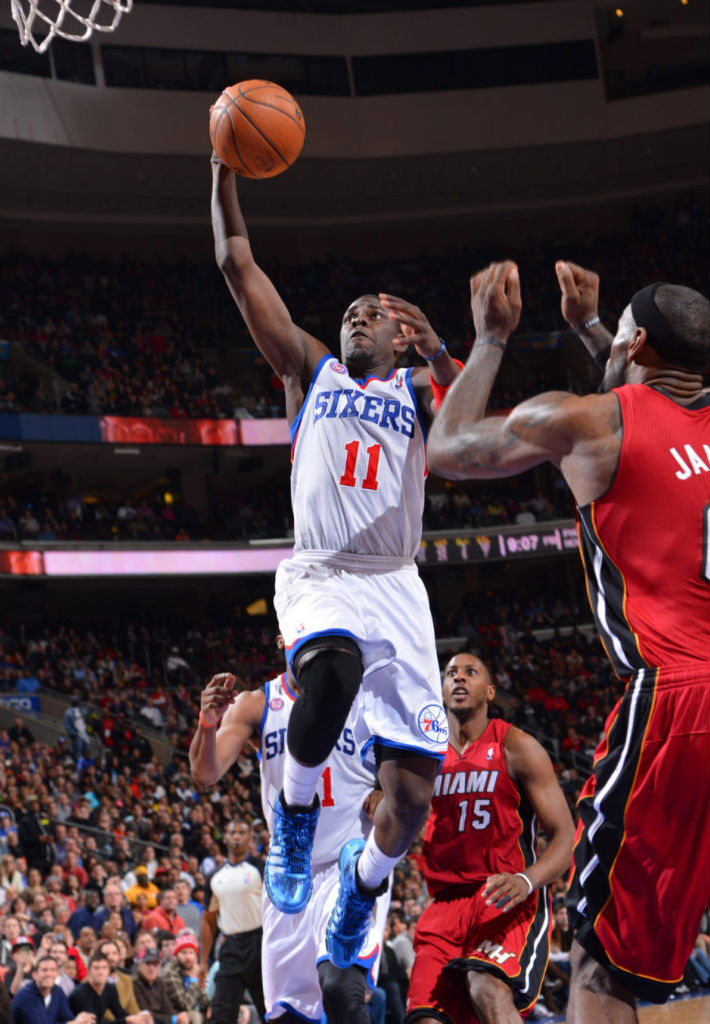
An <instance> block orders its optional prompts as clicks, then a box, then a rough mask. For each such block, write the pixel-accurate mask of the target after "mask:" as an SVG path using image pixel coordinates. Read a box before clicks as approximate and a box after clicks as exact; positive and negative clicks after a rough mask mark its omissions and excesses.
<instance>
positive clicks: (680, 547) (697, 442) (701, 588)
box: [579, 384, 710, 678]
mask: <svg viewBox="0 0 710 1024" xmlns="http://www.w3.org/2000/svg"><path fill="white" fill-rule="evenodd" d="M615 394H616V395H617V397H618V399H619V403H620V406H621V419H622V426H623V434H622V440H621V451H620V453H619V465H618V467H617V471H616V476H615V478H614V480H613V482H612V484H611V486H610V488H609V490H608V491H607V492H606V494H605V495H604V496H603V497H602V498H599V499H598V500H597V501H593V502H591V503H590V504H589V505H585V506H584V507H583V508H580V509H579V520H580V523H579V534H580V548H581V552H582V561H583V563H584V568H585V572H586V575H587V586H588V592H589V599H590V602H591V605H592V610H593V612H594V616H595V619H596V622H597V627H598V629H599V633H600V635H601V638H602V641H603V643H604V646H605V648H606V651H607V654H608V655H609V657H610V659H611V661H612V664H613V665H614V669H615V671H616V672H617V674H618V675H619V676H621V677H622V678H623V677H626V676H629V675H631V674H632V673H633V672H635V671H637V670H638V669H642V668H646V667H659V666H660V667H670V666H673V665H679V664H681V663H683V662H689V661H690V662H698V661H708V659H709V658H710V627H709V623H710V553H709V551H708V547H709V545H710V396H708V395H704V396H702V397H701V398H700V399H698V401H697V402H696V403H694V404H693V405H692V406H685V407H684V406H680V405H678V404H677V403H676V402H674V401H672V399H670V398H668V397H667V396H666V395H664V394H663V393H662V392H660V391H656V390H654V389H653V388H651V387H649V386H648V385H646V384H633V385H626V386H624V387H621V388H617V389H615Z"/></svg>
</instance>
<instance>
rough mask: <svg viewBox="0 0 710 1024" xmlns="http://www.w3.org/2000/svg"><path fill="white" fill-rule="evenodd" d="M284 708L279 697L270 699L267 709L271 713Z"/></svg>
mask: <svg viewBox="0 0 710 1024" xmlns="http://www.w3.org/2000/svg"><path fill="white" fill-rule="evenodd" d="M283 706H284V702H283V701H282V700H281V698H280V697H272V698H271V700H270V701H269V708H270V710H271V711H280V710H281V708H282V707H283Z"/></svg>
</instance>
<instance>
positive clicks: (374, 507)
mask: <svg viewBox="0 0 710 1024" xmlns="http://www.w3.org/2000/svg"><path fill="white" fill-rule="evenodd" d="M291 440H292V449H291V458H292V461H293V468H292V473H291V499H292V503H293V518H294V530H295V546H294V547H295V551H308V552H314V551H328V552H348V553H351V554H355V555H370V556H373V555H374V556H378V557H385V558H393V559H398V558H399V559H406V560H407V561H408V562H411V561H412V560H413V559H414V558H415V556H416V554H417V552H418V550H419V545H420V542H421V535H422V513H423V510H424V481H425V477H426V455H425V447H424V446H425V441H426V433H425V429H424V421H423V419H422V416H421V412H420V409H419V404H418V400H417V396H416V393H415V391H414V387H413V384H412V370H411V369H399V370H393V372H392V374H391V375H390V376H389V377H387V378H386V379H385V380H380V379H379V378H378V377H369V378H364V379H356V378H354V377H352V376H351V375H350V374H349V373H348V371H347V369H346V368H345V366H343V364H342V363H340V362H338V360H337V359H335V358H334V357H332V356H324V357H323V359H322V360H321V361H320V363H319V364H318V366H317V367H316V370H315V372H314V374H313V378H312V381H311V385H310V388H309V390H308V393H307V395H306V399H305V401H304V403H303V405H302V406H301V409H300V412H299V413H298V416H297V417H296V419H295V420H294V421H293V423H292V424H291Z"/></svg>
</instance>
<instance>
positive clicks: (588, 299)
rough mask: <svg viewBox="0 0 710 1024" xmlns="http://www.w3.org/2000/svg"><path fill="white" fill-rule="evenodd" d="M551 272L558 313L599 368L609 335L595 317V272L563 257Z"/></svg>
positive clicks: (597, 295)
mask: <svg viewBox="0 0 710 1024" xmlns="http://www.w3.org/2000/svg"><path fill="white" fill-rule="evenodd" d="M555 273H556V274H557V281H558V283H559V286H560V292H561V293H562V295H561V301H560V305H561V308H562V316H563V317H564V318H565V320H566V321H567V323H568V324H569V325H570V327H571V328H572V330H573V331H574V332H575V334H578V335H579V337H580V338H581V339H582V341H583V343H584V347H585V348H586V350H587V352H589V354H590V356H591V357H592V358H593V359H594V361H595V362H596V363H597V365H598V366H599V368H600V369H602V370H603V369H604V364H605V363H606V357H607V356H608V354H609V348H610V347H611V343H612V340H613V339H612V336H611V334H610V333H609V331H608V330H607V329H606V327H605V326H604V324H603V323H602V322H601V321H600V319H599V274H595V273H594V271H593V270H585V268H584V267H580V266H578V265H577V264H576V263H570V262H569V261H565V260H558V261H557V263H555Z"/></svg>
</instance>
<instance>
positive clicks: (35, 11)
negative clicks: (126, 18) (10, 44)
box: [11, 0, 133, 53]
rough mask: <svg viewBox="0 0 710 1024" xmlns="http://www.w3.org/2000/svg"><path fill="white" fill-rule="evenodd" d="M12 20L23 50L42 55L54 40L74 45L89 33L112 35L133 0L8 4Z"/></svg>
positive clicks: (36, 0) (20, 1)
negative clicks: (59, 37)
mask: <svg viewBox="0 0 710 1024" xmlns="http://www.w3.org/2000/svg"><path fill="white" fill-rule="evenodd" d="M11 3H12V17H13V18H14V20H15V22H16V23H17V27H18V29H19V30H20V40H21V42H22V45H23V46H27V44H28V43H30V44H31V45H32V46H33V47H34V48H35V50H36V51H37V53H44V51H45V50H46V49H47V47H48V46H49V44H50V43H51V42H52V40H53V39H54V37H55V36H61V38H62V39H69V40H70V41H71V42H74V43H83V42H85V41H86V40H87V39H88V38H89V36H90V35H91V33H92V32H93V31H94V30H96V31H97V32H113V30H114V29H115V28H116V26H117V25H118V23H119V21H120V20H121V16H122V15H124V14H128V12H129V11H130V9H131V8H132V7H133V0H11Z"/></svg>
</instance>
